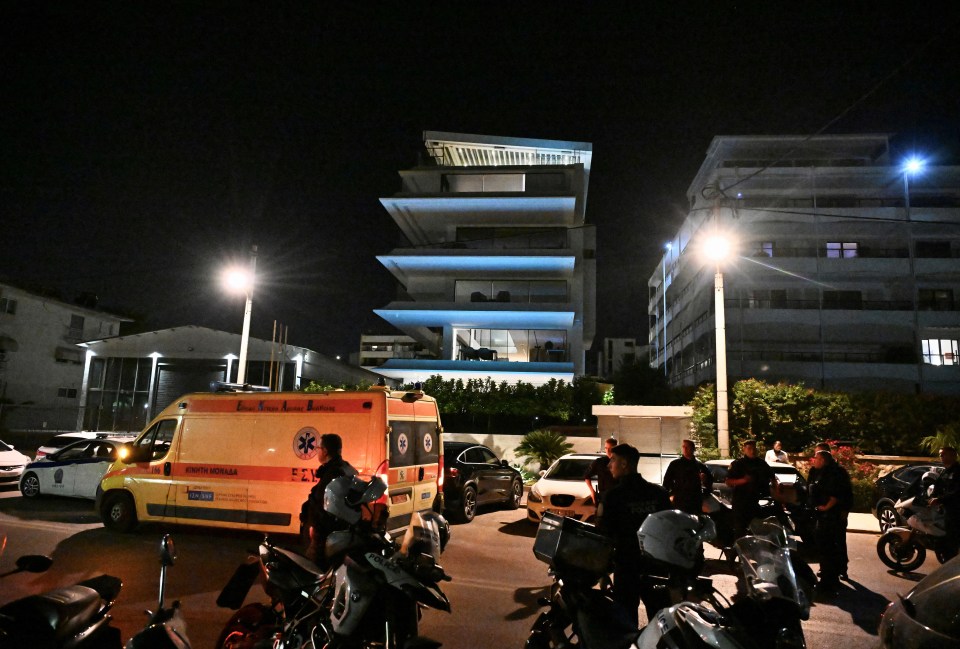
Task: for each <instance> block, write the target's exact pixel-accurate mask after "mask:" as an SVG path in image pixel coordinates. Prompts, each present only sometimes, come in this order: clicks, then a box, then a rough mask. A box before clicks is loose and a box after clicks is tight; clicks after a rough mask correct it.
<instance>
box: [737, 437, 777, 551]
mask: <svg viewBox="0 0 960 649" xmlns="http://www.w3.org/2000/svg"><path fill="white" fill-rule="evenodd" d="M742 450H743V455H742V456H741V457H739V458H737V459H736V460H734V461H733V462H732V463H731V464H730V469H729V470H728V471H727V479H726V485H727V486H728V487H731V488H733V497H732V499H731V500H732V502H731V505H733V527H734V532H735V534H736V535H737V537H741V536H743V535H745V534H746V533H747V527H749V525H750V521H752V520H753V519H754V518H757V517H758V516H760V498H762V497H764V496H768V495H769V494H770V479H771V477H772V475H773V472H772V471H771V470H770V465H769V464H767V463H766V462H764V461H763V460H762V459H761V458H760V457H758V456H757V441H756V440H754V439H748V440H746V441H745V442H744V443H743V445H742Z"/></svg>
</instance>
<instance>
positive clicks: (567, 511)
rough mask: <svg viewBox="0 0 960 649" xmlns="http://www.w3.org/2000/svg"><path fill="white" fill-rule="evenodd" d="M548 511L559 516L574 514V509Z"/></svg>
mask: <svg viewBox="0 0 960 649" xmlns="http://www.w3.org/2000/svg"><path fill="white" fill-rule="evenodd" d="M547 511H548V512H550V513H551V514H556V515H557V516H573V510H572V509H548V510H547Z"/></svg>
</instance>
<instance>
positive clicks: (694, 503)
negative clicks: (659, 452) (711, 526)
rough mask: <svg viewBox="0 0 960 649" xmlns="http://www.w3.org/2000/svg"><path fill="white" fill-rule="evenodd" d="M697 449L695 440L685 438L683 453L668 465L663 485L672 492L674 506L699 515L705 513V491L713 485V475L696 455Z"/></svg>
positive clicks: (682, 446)
mask: <svg viewBox="0 0 960 649" xmlns="http://www.w3.org/2000/svg"><path fill="white" fill-rule="evenodd" d="M695 450H696V445H695V444H694V443H693V440H691V439H685V440H683V443H682V444H681V446H680V452H681V453H682V455H681V456H680V457H678V458H677V459H676V460H674V461H673V462H671V463H670V465H669V466H667V472H666V473H664V474H663V486H664V488H665V489H666V490H667V491H668V492H670V500H671V501H673V506H674V508H676V509H679V510H681V511H684V512H687V513H688V514H693V515H694V516H699V515H700V514H702V513H703V493H704V491H709V490H710V489H711V487H713V476H712V475H711V474H710V469H708V468H707V465H706V464H704V463H703V462H701V461H700V460H698V459H697V457H696V455H694V451H695Z"/></svg>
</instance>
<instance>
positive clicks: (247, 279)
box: [223, 246, 257, 385]
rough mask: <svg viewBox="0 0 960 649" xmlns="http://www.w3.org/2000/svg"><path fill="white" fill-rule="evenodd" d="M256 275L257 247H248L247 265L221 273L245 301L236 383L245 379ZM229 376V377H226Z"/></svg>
mask: <svg viewBox="0 0 960 649" xmlns="http://www.w3.org/2000/svg"><path fill="white" fill-rule="evenodd" d="M256 276H257V247H256V246H253V247H252V248H251V249H250V263H249V265H248V266H246V267H244V266H234V267H231V268H228V269H226V270H225V271H224V273H223V283H224V286H226V288H227V290H229V291H230V292H232V293H241V292H242V293H243V294H244V295H245V296H246V298H247V302H246V305H244V308H243V333H242V334H241V335H240V359H239V360H238V361H237V383H239V384H241V385H243V384H244V383H246V380H247V347H248V345H249V343H250V314H251V313H252V312H253V287H254V284H255V283H256ZM228 378H229V377H228Z"/></svg>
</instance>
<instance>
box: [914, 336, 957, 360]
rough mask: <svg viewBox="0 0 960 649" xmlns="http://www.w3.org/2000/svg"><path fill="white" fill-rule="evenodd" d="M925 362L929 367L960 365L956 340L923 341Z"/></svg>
mask: <svg viewBox="0 0 960 649" xmlns="http://www.w3.org/2000/svg"><path fill="white" fill-rule="evenodd" d="M921 348H922V350H923V362H924V363H926V364H927V365H960V362H958V359H957V353H958V345H957V341H956V340H949V339H945V338H928V339H926V340H923V341H921Z"/></svg>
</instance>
